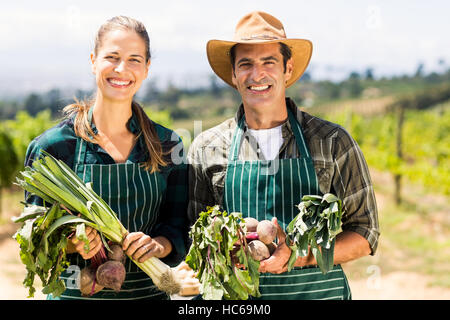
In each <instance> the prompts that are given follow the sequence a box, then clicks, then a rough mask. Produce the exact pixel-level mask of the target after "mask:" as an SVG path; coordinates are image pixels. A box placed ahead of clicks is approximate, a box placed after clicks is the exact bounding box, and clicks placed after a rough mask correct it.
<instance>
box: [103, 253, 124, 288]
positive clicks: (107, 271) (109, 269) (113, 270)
mask: <svg viewBox="0 0 450 320" xmlns="http://www.w3.org/2000/svg"><path fill="white" fill-rule="evenodd" d="M96 276H97V281H98V283H99V284H100V285H102V286H104V287H106V288H110V289H113V290H114V291H116V292H119V291H120V288H121V287H122V283H123V282H124V280H125V267H124V265H123V264H122V263H121V262H120V261H114V260H109V261H106V262H105V263H103V264H102V265H100V266H99V267H98V269H97V273H96Z"/></svg>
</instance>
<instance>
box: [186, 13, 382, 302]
mask: <svg viewBox="0 0 450 320" xmlns="http://www.w3.org/2000/svg"><path fill="white" fill-rule="evenodd" d="M207 53H208V60H209V63H210V65H211V67H212V69H213V70H214V72H215V73H216V74H217V75H218V76H219V77H220V78H221V79H223V80H224V81H225V82H226V83H227V84H229V85H230V86H232V87H234V88H235V89H236V90H237V91H238V92H239V93H240V95H241V97H242V105H241V106H240V107H239V109H238V111H237V114H236V116H235V117H234V118H232V119H229V120H226V121H225V122H223V123H222V124H220V125H218V126H216V127H214V128H211V129H209V130H207V131H204V132H203V133H202V134H200V135H199V136H198V137H197V138H196V139H195V140H194V142H193V143H192V145H191V147H190V149H189V154H188V160H189V162H190V174H189V179H190V202H189V209H188V210H189V216H190V219H191V220H192V222H193V221H194V220H195V219H196V218H197V217H198V214H199V213H200V212H201V211H203V210H205V209H206V206H212V205H215V204H220V205H222V207H223V209H224V210H226V211H228V212H233V211H238V212H242V213H243V216H244V217H247V216H251V217H254V218H256V219H257V220H259V221H261V220H272V221H273V222H274V223H275V224H276V225H277V227H278V246H277V249H276V250H275V252H274V253H273V255H272V256H271V257H270V258H268V259H266V260H263V261H261V263H260V272H261V278H260V292H261V294H262V297H261V298H262V299H333V298H335V299H350V298H351V293H350V288H349V286H348V283H347V279H346V277H345V274H344V272H343V270H342V268H341V266H340V264H341V263H344V262H347V261H351V260H354V259H357V258H360V257H362V256H365V255H369V254H372V255H373V254H374V253H375V251H376V248H377V242H378V237H379V230H378V218H377V207H376V202H375V196H374V191H373V187H372V183H371V180H370V175H369V171H368V168H367V165H366V162H365V160H364V157H363V154H362V152H361V150H360V149H359V147H358V145H357V144H356V142H355V141H354V140H353V139H352V138H351V136H350V135H349V134H348V133H347V132H346V131H345V130H344V129H343V128H342V127H340V126H338V125H336V124H333V123H330V122H327V121H325V120H322V119H319V118H316V117H313V116H311V115H309V114H307V113H305V112H302V111H301V110H299V109H298V108H297V107H296V105H295V103H294V102H293V101H292V100H291V99H289V98H287V97H286V88H287V87H289V86H290V85H292V84H293V83H295V82H296V81H297V80H298V79H299V78H300V77H301V75H302V74H303V72H304V70H305V69H306V67H307V65H308V63H309V60H310V57H311V53H312V44H311V42H310V41H308V40H303V39H287V38H286V34H285V31H284V28H283V25H282V23H281V22H280V21H279V20H277V19H276V18H275V17H273V16H271V15H269V14H267V13H264V12H253V13H250V14H248V15H246V16H244V17H243V18H242V19H241V20H240V21H239V23H238V24H237V27H236V31H235V37H234V40H233V41H221V40H211V41H209V42H208V44H207ZM328 192H330V193H333V194H335V195H337V196H338V197H339V198H340V199H342V200H343V208H344V215H343V218H342V222H343V225H342V230H343V231H342V232H341V233H340V234H339V235H338V236H337V238H336V244H335V252H334V263H335V266H334V268H333V270H331V271H330V272H328V273H327V274H326V275H323V274H322V273H321V272H320V269H319V268H318V267H317V263H316V261H315V259H314V256H313V255H312V253H311V252H309V254H308V255H307V256H306V257H303V258H298V259H297V261H296V263H295V268H294V269H293V270H291V271H290V272H287V262H288V259H289V257H290V254H291V250H290V249H289V247H288V246H287V245H286V243H285V237H286V236H285V234H284V231H283V230H284V229H285V227H286V226H287V224H288V223H289V222H290V221H291V220H292V219H293V218H294V217H295V215H296V214H297V213H298V211H296V210H295V205H297V204H298V203H299V202H300V199H301V197H302V196H303V195H306V194H325V193H328Z"/></svg>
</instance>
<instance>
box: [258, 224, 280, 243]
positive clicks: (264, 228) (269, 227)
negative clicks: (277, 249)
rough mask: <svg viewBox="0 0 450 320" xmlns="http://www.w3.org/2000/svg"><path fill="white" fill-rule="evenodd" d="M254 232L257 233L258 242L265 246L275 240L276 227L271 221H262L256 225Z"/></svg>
mask: <svg viewBox="0 0 450 320" xmlns="http://www.w3.org/2000/svg"><path fill="white" fill-rule="evenodd" d="M256 232H258V236H259V240H261V241H262V242H264V243H265V244H269V243H271V242H272V241H273V240H275V238H276V236H277V227H276V226H275V225H274V224H273V223H272V221H269V220H263V221H260V222H259V223H258V226H257V227H256Z"/></svg>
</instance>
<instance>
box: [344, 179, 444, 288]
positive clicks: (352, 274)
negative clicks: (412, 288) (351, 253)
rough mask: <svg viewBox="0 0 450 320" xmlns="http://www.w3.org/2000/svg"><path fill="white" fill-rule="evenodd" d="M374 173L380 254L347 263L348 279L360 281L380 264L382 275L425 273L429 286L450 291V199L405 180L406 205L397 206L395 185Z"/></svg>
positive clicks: (404, 197)
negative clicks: (406, 272)
mask: <svg viewBox="0 0 450 320" xmlns="http://www.w3.org/2000/svg"><path fill="white" fill-rule="evenodd" d="M372 172H373V174H372V177H373V182H374V188H375V193H376V196H377V202H379V205H378V207H379V224H380V231H381V236H380V239H379V245H378V251H377V253H376V254H375V256H368V257H363V258H361V259H358V260H356V261H352V262H350V263H348V264H345V265H344V268H345V269H346V271H347V272H348V276H349V278H353V279H359V278H361V277H362V276H364V274H363V273H364V272H365V270H367V268H368V267H369V266H370V265H377V266H379V267H380V269H381V270H382V274H387V273H390V272H395V271H408V272H415V273H419V274H425V275H427V276H430V279H431V280H430V283H429V285H431V286H440V287H446V288H449V287H450V274H449V273H448V270H450V223H449V222H450V220H449V219H448V218H446V217H447V215H448V212H449V211H448V204H449V197H448V196H447V197H446V196H443V195H439V194H432V193H426V192H425V191H424V189H423V188H421V187H420V186H417V185H414V184H411V183H408V182H407V181H405V182H404V187H403V203H402V204H401V205H399V206H397V205H396V204H395V202H394V198H393V185H392V184H389V183H386V181H385V180H380V179H379V175H380V173H379V172H376V171H373V170H372ZM424 199H426V201H424ZM378 200H381V201H378ZM365 277H367V275H365Z"/></svg>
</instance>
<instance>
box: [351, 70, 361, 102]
mask: <svg viewBox="0 0 450 320" xmlns="http://www.w3.org/2000/svg"><path fill="white" fill-rule="evenodd" d="M360 79H361V76H360V75H359V73H357V72H354V71H353V72H352V73H350V76H349V78H348V80H347V83H348V90H349V93H350V96H351V97H354V98H356V97H359V96H360V95H361V92H362V91H363V87H362V85H361V80H360Z"/></svg>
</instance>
